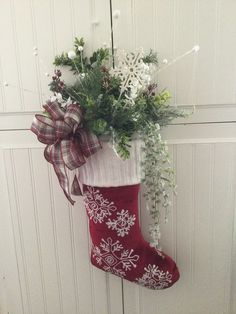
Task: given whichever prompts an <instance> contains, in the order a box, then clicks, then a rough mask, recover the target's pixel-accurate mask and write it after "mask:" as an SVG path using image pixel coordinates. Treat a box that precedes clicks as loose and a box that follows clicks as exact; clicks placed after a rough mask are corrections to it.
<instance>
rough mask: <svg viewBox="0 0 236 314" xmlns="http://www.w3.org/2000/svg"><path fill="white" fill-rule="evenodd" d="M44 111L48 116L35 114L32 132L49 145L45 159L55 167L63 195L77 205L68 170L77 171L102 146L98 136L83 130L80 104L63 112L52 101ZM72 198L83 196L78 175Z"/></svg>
mask: <svg viewBox="0 0 236 314" xmlns="http://www.w3.org/2000/svg"><path fill="white" fill-rule="evenodd" d="M43 107H44V109H45V111H46V113H47V114H48V115H49V116H48V115H40V114H36V115H35V117H34V120H33V123H32V126H31V131H32V132H34V133H35V134H36V135H37V138H38V140H39V141H40V142H42V143H44V144H47V146H46V148H45V150H44V156H45V158H46V160H47V161H48V162H50V163H52V165H53V167H54V170H55V173H56V175H57V177H58V180H59V183H60V186H61V188H62V190H63V192H64V193H65V195H66V197H67V199H68V200H69V201H70V202H71V204H72V205H74V203H75V201H73V200H72V198H71V196H70V191H69V179H68V176H67V172H66V167H67V168H68V169H70V170H74V169H76V168H78V167H80V166H82V165H83V164H84V163H85V162H86V159H85V157H86V158H88V157H89V156H91V155H92V154H94V153H96V152H97V151H98V150H99V149H100V148H101V144H100V142H99V140H98V138H97V136H96V135H94V134H92V133H90V132H88V131H87V130H85V129H84V128H83V127H82V126H81V121H82V111H81V108H80V106H79V104H71V105H68V106H67V107H66V109H64V108H62V107H61V105H60V103H58V102H57V101H55V102H50V101H49V102H48V103H47V104H46V105H44V106H43ZM71 194H73V195H81V194H82V193H81V189H80V186H79V182H78V178H77V177H76V175H75V176H74V180H73V183H72V188H71Z"/></svg>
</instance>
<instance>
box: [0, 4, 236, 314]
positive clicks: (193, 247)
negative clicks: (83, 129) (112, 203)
mask: <svg viewBox="0 0 236 314" xmlns="http://www.w3.org/2000/svg"><path fill="white" fill-rule="evenodd" d="M112 5H113V9H120V10H121V16H120V18H119V19H118V20H115V21H114V24H115V25H114V39H115V45H116V46H117V47H118V48H128V49H135V48H138V47H140V46H143V47H144V48H145V49H148V48H149V47H150V48H153V49H155V50H157V51H158V52H159V56H160V60H162V59H163V58H167V59H169V60H170V59H172V58H175V57H177V56H179V55H181V54H183V53H184V52H186V51H188V50H189V49H191V48H192V47H193V46H194V45H195V44H199V45H200V46H201V50H200V52H199V53H198V54H195V55H190V56H188V57H186V58H185V59H182V60H181V61H180V62H179V63H178V64H176V65H175V66H172V67H170V68H169V69H168V70H166V71H163V72H161V73H160V75H159V78H158V79H159V82H160V88H162V87H168V89H169V90H170V91H171V93H172V94H173V103H174V104H178V105H185V106H189V105H191V104H196V113H195V115H193V116H192V117H191V118H189V119H188V120H187V124H185V125H184V124H182V121H181V120H178V121H176V122H177V123H178V125H173V126H170V127H168V128H167V130H166V131H165V132H164V135H163V136H165V138H166V139H167V140H168V141H169V144H170V153H171V155H172V158H173V163H174V166H175V168H176V173H177V184H178V186H179V189H178V196H177V197H176V198H174V200H173V209H172V212H171V215H170V219H169V223H168V224H167V225H163V227H162V228H163V232H162V233H163V236H162V246H163V249H164V250H165V251H166V252H167V253H168V254H170V255H171V256H173V257H174V258H175V259H176V260H177V263H178V265H179V268H180V271H181V275H182V276H181V280H180V281H179V282H178V283H177V284H176V285H175V286H174V287H173V288H171V289H169V290H165V291H159V292H158V291H150V290H147V289H145V288H142V287H138V286H136V285H134V284H130V283H127V282H126V281H123V280H121V279H119V278H115V277H114V276H112V275H108V274H105V273H103V272H101V271H99V270H97V269H96V268H94V267H92V266H91V265H90V264H89V246H90V242H89V236H88V229H87V219H86V214H85V210H84V207H83V205H82V200H81V199H78V202H77V204H76V206H74V207H73V208H72V207H70V206H69V205H68V203H67V201H66V200H65V198H64V195H63V193H61V191H60V188H59V186H58V183H57V180H56V178H55V175H54V173H53V171H52V169H51V167H50V165H48V164H47V163H46V162H45V160H44V159H43V156H42V146H41V145H40V144H38V143H37V141H36V139H35V137H34V136H33V135H32V134H31V133H30V132H29V131H28V129H29V126H30V122H31V119H32V116H33V114H34V112H35V111H38V110H40V107H41V104H42V103H43V100H44V99H45V97H46V96H47V95H48V88H47V84H48V79H47V78H46V77H45V75H44V73H45V72H52V71H53V68H52V67H51V61H52V59H53V56H54V55H55V54H56V53H60V52H61V51H63V50H64V51H68V50H70V48H71V43H72V41H73V37H74V36H76V35H78V36H84V38H85V39H86V40H87V42H88V46H87V52H88V53H89V52H91V51H92V50H93V49H94V48H96V47H99V46H101V45H102V44H103V43H104V42H106V43H108V44H109V43H110V20H109V10H110V7H109V1H108V0H97V1H95V0H89V1H82V0H68V1H65V0H57V1H55V0H21V1H16V0H0V23H1V24H0V26H1V27H0V111H1V114H0V130H1V131H0V147H1V149H0V176H1V183H0V208H1V210H0V250H1V257H0V313H1V314H7V313H10V314H42V313H43V314H108V313H110V314H123V313H125V314H144V313H148V314H235V313H236V301H235V295H236V269H235V268H236V266H235V265H236V250H235V246H236V232H235V231H234V227H235V226H236V221H235V219H234V216H235V191H236V135H235V134H236V124H235V121H236V19H235V12H236V1H235V0H119V1H118V0H112ZM96 22H98V23H96ZM34 46H37V47H38V50H39V55H40V58H39V57H38V58H35V57H34V56H33V47H34ZM41 59H42V60H43V61H44V65H43V64H42V62H41ZM4 81H7V82H9V84H12V85H14V86H10V85H9V87H7V88H6V87H4V86H3V82H4ZM28 90H31V92H29V91H28ZM185 123H186V122H185ZM141 205H142V204H141ZM147 220H148V218H147V214H146V212H145V211H141V221H142V226H143V232H144V234H145V236H146V237H148V233H147V228H146V225H147ZM235 228H236V227H235Z"/></svg>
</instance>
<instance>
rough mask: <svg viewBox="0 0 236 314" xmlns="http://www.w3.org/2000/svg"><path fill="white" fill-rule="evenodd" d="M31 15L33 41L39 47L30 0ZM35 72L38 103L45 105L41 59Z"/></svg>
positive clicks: (37, 60) (36, 59)
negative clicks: (41, 78)
mask: <svg viewBox="0 0 236 314" xmlns="http://www.w3.org/2000/svg"><path fill="white" fill-rule="evenodd" d="M30 14H31V25H32V34H33V41H34V44H35V45H36V47H37V45H38V41H37V33H36V20H35V12H34V5H33V0H30ZM35 70H36V81H37V89H38V93H37V94H38V98H39V99H38V101H39V102H40V103H43V98H42V86H41V81H40V65H39V59H38V58H37V57H36V58H35Z"/></svg>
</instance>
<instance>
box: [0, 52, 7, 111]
mask: <svg viewBox="0 0 236 314" xmlns="http://www.w3.org/2000/svg"><path fill="white" fill-rule="evenodd" d="M0 91H1V99H2V111H3V112H5V111H6V94H5V90H4V88H3V69H2V58H1V56H0Z"/></svg>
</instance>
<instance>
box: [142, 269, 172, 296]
mask: <svg viewBox="0 0 236 314" xmlns="http://www.w3.org/2000/svg"><path fill="white" fill-rule="evenodd" d="M144 270H145V273H144V274H143V276H142V278H136V282H137V283H139V284H140V285H142V286H144V287H147V288H151V289H155V290H159V289H163V288H166V287H168V286H169V285H170V284H171V283H172V280H171V279H172V275H171V274H170V273H169V272H168V271H167V272H164V271H163V270H160V269H158V266H156V265H150V264H149V265H148V267H145V268H144Z"/></svg>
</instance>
